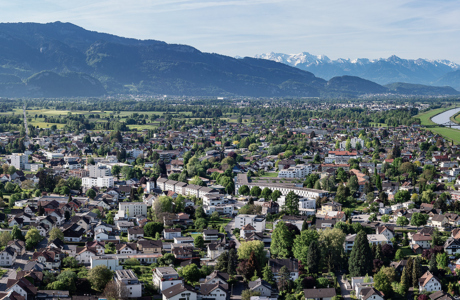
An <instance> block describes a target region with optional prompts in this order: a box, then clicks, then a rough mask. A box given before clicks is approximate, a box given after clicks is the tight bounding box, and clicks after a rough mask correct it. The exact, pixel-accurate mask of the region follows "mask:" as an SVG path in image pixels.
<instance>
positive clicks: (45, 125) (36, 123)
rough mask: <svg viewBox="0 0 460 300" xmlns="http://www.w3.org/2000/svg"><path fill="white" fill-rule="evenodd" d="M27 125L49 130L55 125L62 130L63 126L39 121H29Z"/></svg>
mask: <svg viewBox="0 0 460 300" xmlns="http://www.w3.org/2000/svg"><path fill="white" fill-rule="evenodd" d="M28 124H29V125H33V126H36V127H38V128H51V126H53V125H56V127H57V128H58V129H61V128H64V126H65V124H57V123H47V122H41V121H33V119H32V121H30V122H28Z"/></svg>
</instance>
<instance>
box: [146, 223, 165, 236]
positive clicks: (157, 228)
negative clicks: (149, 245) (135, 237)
mask: <svg viewBox="0 0 460 300" xmlns="http://www.w3.org/2000/svg"><path fill="white" fill-rule="evenodd" d="M163 229H164V225H163V223H161V222H148V223H147V224H145V225H144V234H145V235H146V236H148V237H152V238H153V237H155V235H156V233H157V232H158V233H161V232H162V231H163Z"/></svg>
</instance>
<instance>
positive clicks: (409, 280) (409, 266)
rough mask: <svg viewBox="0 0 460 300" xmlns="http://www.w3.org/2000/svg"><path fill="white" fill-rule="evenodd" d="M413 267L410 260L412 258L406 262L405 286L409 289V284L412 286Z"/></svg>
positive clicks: (412, 262)
mask: <svg viewBox="0 0 460 300" xmlns="http://www.w3.org/2000/svg"><path fill="white" fill-rule="evenodd" d="M413 265H414V260H413V259H412V257H409V259H408V260H407V264H406V269H407V270H406V272H407V274H406V276H407V286H408V287H409V286H410V285H411V284H412V268H413Z"/></svg>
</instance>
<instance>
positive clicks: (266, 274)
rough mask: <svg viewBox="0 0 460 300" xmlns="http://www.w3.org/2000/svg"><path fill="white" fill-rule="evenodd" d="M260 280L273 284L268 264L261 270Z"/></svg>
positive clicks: (272, 276)
mask: <svg viewBox="0 0 460 300" xmlns="http://www.w3.org/2000/svg"><path fill="white" fill-rule="evenodd" d="M262 279H263V280H265V281H266V282H268V283H269V284H271V285H273V284H275V277H274V275H273V271H272V268H271V267H270V266H269V265H268V264H266V265H265V267H264V269H263V270H262Z"/></svg>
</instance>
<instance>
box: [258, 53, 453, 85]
mask: <svg viewBox="0 0 460 300" xmlns="http://www.w3.org/2000/svg"><path fill="white" fill-rule="evenodd" d="M255 57H256V58H261V59H268V60H272V61H276V62H280V63H284V64H286V65H289V66H292V67H296V68H299V69H301V70H305V71H308V72H312V73H314V74H315V75H316V76H318V77H321V78H324V79H326V80H329V79H331V78H333V77H336V76H343V75H350V76H358V77H361V78H364V79H367V80H371V81H374V82H376V83H378V84H381V85H386V84H391V83H395V82H406V83H412V84H424V85H436V86H452V87H454V88H456V89H460V80H459V79H460V65H459V64H457V63H454V62H452V61H449V60H428V59H421V58H419V59H402V58H399V57H397V56H395V55H393V56H391V57H389V58H380V59H374V60H370V59H367V58H360V59H355V60H351V59H343V58H339V59H336V60H332V59H330V58H328V57H327V56H325V55H313V54H310V53H308V52H302V53H299V54H283V53H274V52H271V53H266V54H261V55H256V56H255Z"/></svg>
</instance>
